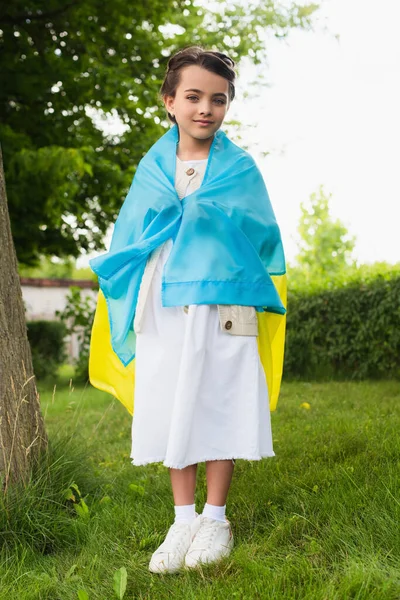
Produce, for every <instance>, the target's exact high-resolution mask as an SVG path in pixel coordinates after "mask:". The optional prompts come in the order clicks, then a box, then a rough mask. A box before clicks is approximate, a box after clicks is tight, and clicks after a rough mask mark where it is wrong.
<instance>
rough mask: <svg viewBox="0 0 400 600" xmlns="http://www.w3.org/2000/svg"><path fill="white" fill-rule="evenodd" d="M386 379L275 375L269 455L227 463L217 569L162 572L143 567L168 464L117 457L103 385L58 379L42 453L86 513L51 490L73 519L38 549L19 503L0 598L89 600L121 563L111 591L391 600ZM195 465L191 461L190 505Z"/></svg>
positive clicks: (201, 484) (201, 493)
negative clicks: (124, 582)
mask: <svg viewBox="0 0 400 600" xmlns="http://www.w3.org/2000/svg"><path fill="white" fill-rule="evenodd" d="M399 388H400V386H399V384H398V382H380V383H369V382H364V383H324V384H317V383H315V384H314V383H286V384H285V385H284V386H283V390H282V393H281V397H280V399H279V403H278V409H277V411H276V412H274V413H273V414H272V430H273V438H274V450H275V453H276V456H275V457H274V458H266V459H263V460H262V461H259V462H249V461H244V460H238V461H237V462H236V466H235V473H234V477H233V482H232V486H231V490H230V494H229V498H228V503H227V516H228V518H229V519H230V520H231V522H232V525H233V532H234V538H235V547H234V550H233V551H232V553H231V554H230V556H229V557H227V558H226V559H224V560H223V561H222V562H221V563H219V564H217V565H209V566H207V567H204V568H203V569H201V570H199V571H198V572H183V573H180V574H176V575H166V576H161V575H154V574H151V573H150V572H149V571H148V568H147V567H148V561H149V558H150V555H151V553H152V552H153V551H154V550H155V549H156V548H157V546H158V545H159V544H160V543H161V541H162V540H163V537H164V536H165V533H166V531H167V529H168V527H169V525H170V524H171V523H172V521H173V498H172V493H171V489H170V483H169V475H168V470H167V469H166V468H165V467H164V466H163V465H162V464H157V465H148V466H146V467H133V466H132V465H131V463H130V459H129V453H130V426H131V421H130V417H129V415H128V413H127V412H126V411H125V409H124V408H123V407H122V406H121V405H120V404H119V403H118V402H116V401H114V400H112V399H111V398H110V396H108V395H107V394H103V393H100V392H98V391H97V390H94V389H93V388H90V387H88V388H85V389H84V388H82V387H78V388H76V389H74V388H73V387H72V386H68V385H67V384H60V386H59V388H58V389H57V390H56V392H55V394H54V393H53V390H51V389H48V388H47V389H44V390H42V394H41V398H42V406H43V411H44V413H45V415H46V423H47V429H48V432H49V435H50V439H51V440H52V448H53V454H54V457H55V458H54V459H53V460H54V461H56V462H57V460H58V461H61V462H58V463H57V464H61V466H60V469H59V470H60V472H64V471H65V473H64V476H63V477H61V475H60V477H59V479H57V481H56V484H54V485H56V488H57V489H61V488H63V487H64V488H65V487H68V486H69V485H70V484H71V483H73V482H75V483H76V484H77V486H78V488H79V491H80V495H79V494H78V493H76V494H75V495H76V504H77V503H78V501H79V500H80V499H81V498H83V499H84V502H85V504H86V505H87V506H88V510H89V513H88V514H87V515H85V514H83V513H82V511H81V514H80V515H77V514H76V510H75V511H74V510H72V509H74V508H75V505H74V504H73V503H72V502H71V501H65V500H63V499H62V498H61V497H60V501H59V502H58V504H59V505H60V506H61V508H62V510H63V511H64V512H65V515H66V517H65V519H67V520H69V523H70V525H71V523H72V524H74V526H73V527H72V526H71V527H70V529H68V527H67V525H66V521H65V519H64V521H62V520H61V521H60V520H58V517H57V518H55V520H54V524H53V525H52V523H50V525H49V523H47V527H48V528H49V532H50V533H51V529H52V527H53V528H54V530H56V529H57V528H60V527H61V529H60V530H59V531H54V532H53V533H52V535H53V538H54V540H55V541H53V544H51V545H50V547H47V546H46V544H44V546H43V548H44V551H42V552H39V551H38V548H37V546H35V545H34V544H31V543H30V542H29V539H24V534H23V531H24V530H25V529H26V527H27V525H26V523H25V521H24V518H25V519H27V520H28V521H29V514H28V516H27V514H26V513H31V514H33V513H35V510H36V508H38V507H36V508H35V506H32V504H29V503H28V506H30V509H29V510H26V511H25V512H24V510H23V509H21V510H20V512H19V513H18V515H19V516H18V519H19V521H18V522H19V523H21V525H20V529H19V530H18V531H19V534H18V535H17V536H16V537H15V539H14V538H12V537H11V538H10V539H11V542H10V541H9V543H8V544H6V545H5V546H4V547H3V551H2V555H1V557H2V559H1V565H0V577H1V588H0V598H1V599H2V600H3V599H6V598H7V600H9V599H12V600H14V599H16V600H28V599H29V600H31V599H32V600H33V599H51V600H58V599H59V600H69V599H75V600H76V599H77V598H78V590H86V592H87V594H88V598H89V599H90V600H94V599H97V600H112V599H113V598H115V597H116V596H115V595H114V592H113V576H114V573H115V571H116V570H118V569H119V568H121V567H126V569H127V572H128V588H127V592H126V594H125V599H127V598H129V599H132V598H135V599H136V598H137V599H139V598H143V599H144V598H147V599H155V600H159V599H164V598H168V599H173V600H175V599H182V600H183V599H184V600H188V599H196V600H197V599H210V600H211V599H212V600H214V599H224V600H226V599H231V598H240V599H242V598H243V599H252V598H257V599H258V598H260V599H264V598H265V599H274V600H275V599H287V600H294V599H302V600H309V599H310V600H311V599H312V600H344V599H356V600H361V599H368V600H375V599H376V600H378V599H379V600H381V599H382V600H391V599H393V600H395V599H396V600H397V599H399V598H400V528H399V522H400V485H399V482H400V434H399V431H400V416H399V410H398V406H399V401H400V389H399ZM303 402H308V403H309V404H310V409H306V408H302V407H301V406H300V405H301V404H302V403H303ZM63 440H67V441H66V442H63ZM63 449H64V458H62V455H63ZM57 456H59V457H61V458H59V459H57ZM50 462H51V461H50ZM77 463H78V464H77ZM63 465H64V466H63ZM52 469H53V467H50V468H49V471H51V470H52ZM204 474H205V469H204V464H201V465H200V466H199V471H198V489H197V493H196V505H197V510H202V507H203V504H204V502H205V498H206V488H205V476H204ZM43 485H44V487H43V489H46V485H47V483H46V484H43ZM57 486H58V487H57ZM37 487H38V486H37ZM35 493H36V492H35ZM45 495H46V494H45V493H44V492H43V498H42V500H41V501H40V507H39V508H38V510H39V513H40V515H41V517H40V518H41V519H42V521H40V519H39V521H40V524H41V526H43V527H44V521H43V519H45V518H46V514H47V513H46V511H47V510H49V511H50V509H47V508H46V506H45V502H44V496H45ZM33 497H36V496H34V494H33V496H32V498H33ZM21 501H22V500H21ZM65 504H67V508H63V507H64V505H65ZM42 505H43V508H41V507H42ZM13 510H14V509H13ZM15 510H16V509H15ZM11 512H12V511H11ZM24 514H25V517H24ZM51 514H52V513H51V512H48V515H50V516H51ZM57 514H59V513H57ZM35 518H36V517H35ZM60 523H61V525H60ZM63 527H64V529H63ZM17 529H18V527H17V525H15V532H17V533H18V531H17ZM41 535H43V536H45V535H46V534H45V533H43V532H42V534H41ZM13 539H14V542H13V541H12V540H13ZM16 540H17V541H16ZM43 552H44V553H43Z"/></svg>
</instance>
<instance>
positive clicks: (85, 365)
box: [56, 286, 96, 382]
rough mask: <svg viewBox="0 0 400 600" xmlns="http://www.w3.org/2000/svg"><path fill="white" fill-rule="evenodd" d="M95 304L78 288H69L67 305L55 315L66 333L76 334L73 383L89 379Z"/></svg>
mask: <svg viewBox="0 0 400 600" xmlns="http://www.w3.org/2000/svg"><path fill="white" fill-rule="evenodd" d="M95 308H96V302H95V301H94V300H93V298H91V297H90V296H84V295H83V294H82V290H81V289H80V288H79V287H76V286H71V287H70V289H69V294H68V296H67V304H66V306H65V309H64V310H63V311H61V312H60V311H57V312H56V315H57V316H58V317H60V319H61V321H62V322H63V323H65V326H66V328H67V333H69V334H70V335H72V334H73V333H76V334H77V336H78V343H79V357H78V359H77V360H76V361H75V381H79V382H86V381H87V380H88V379H89V351H90V336H91V332H92V324H93V319H94V313H95Z"/></svg>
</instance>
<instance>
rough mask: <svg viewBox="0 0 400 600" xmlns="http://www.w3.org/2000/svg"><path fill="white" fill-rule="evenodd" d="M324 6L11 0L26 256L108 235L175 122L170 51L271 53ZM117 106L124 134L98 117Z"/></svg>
mask: <svg viewBox="0 0 400 600" xmlns="http://www.w3.org/2000/svg"><path fill="white" fill-rule="evenodd" d="M317 8H318V5H317V4H308V5H306V6H302V5H298V4H296V3H295V2H286V1H285V2H283V1H282V2H280V1H278V0H267V1H266V2H261V1H259V2H248V3H243V2H240V3H238V4H232V3H225V2H222V0H219V1H217V3H214V8H213V9H211V8H210V7H207V5H206V3H204V4H202V5H201V6H200V5H198V4H197V2H196V0H148V1H146V2H140V3H138V2H125V0H113V1H112V2H103V1H100V0H79V1H78V0H47V2H46V3H43V1H42V0H13V2H4V3H2V5H1V7H0V50H1V55H0V56H1V69H0V139H1V140H2V144H3V152H4V159H5V165H6V179H7V185H8V197H9V210H10V218H11V224H12V231H13V236H14V241H15V246H16V249H17V255H18V259H19V261H20V262H23V263H25V264H34V263H35V262H37V260H38V258H39V256H40V255H41V254H42V255H50V256H51V255H56V256H77V255H78V254H79V253H80V252H82V251H84V252H85V251H90V250H92V249H93V248H94V247H99V246H101V244H102V240H103V237H104V233H105V231H106V230H107V227H108V225H109V223H110V222H112V221H114V220H115V218H116V215H117V213H118V210H119V208H120V206H121V204H122V201H123V198H124V196H125V195H126V193H127V191H128V188H129V185H130V183H131V180H132V176H133V174H134V171H135V166H136V165H137V163H138V162H139V160H140V158H141V157H142V156H143V154H144V153H145V151H146V150H147V149H148V147H149V146H150V145H151V144H152V143H153V142H154V141H155V140H156V139H157V138H158V137H159V136H160V135H161V134H162V133H163V132H164V131H165V129H164V128H165V127H166V126H167V123H166V122H165V114H164V111H163V110H162V109H161V107H160V103H159V102H158V92H159V88H160V85H161V79H162V75H163V72H164V70H165V66H166V62H167V60H168V57H169V56H170V55H171V53H173V52H174V51H175V50H176V49H178V47H183V46H187V45H190V44H202V45H203V46H205V47H211V48H216V47H218V48H220V49H222V50H225V51H228V52H229V54H230V55H231V56H232V57H233V58H234V59H238V58H239V57H243V56H250V57H251V58H252V60H254V62H256V63H257V62H260V61H261V60H262V59H263V57H264V55H265V52H266V48H265V45H266V42H265V39H266V36H265V31H266V30H269V31H270V32H271V33H273V34H274V35H275V36H276V37H280V38H284V37H286V36H287V35H288V33H289V31H290V29H291V28H293V27H299V28H309V27H311V24H312V17H313V15H314V12H315V11H316V9H317ZM94 114H97V115H98V116H99V115H100V116H101V115H103V116H107V115H111V114H114V115H117V116H118V117H119V119H120V121H121V122H122V124H123V125H124V126H125V131H123V132H122V133H121V134H120V135H119V136H118V137H115V136H114V137H113V136H110V135H107V134H105V133H104V131H103V130H102V129H101V128H100V127H98V126H96V124H95V120H93V115H94Z"/></svg>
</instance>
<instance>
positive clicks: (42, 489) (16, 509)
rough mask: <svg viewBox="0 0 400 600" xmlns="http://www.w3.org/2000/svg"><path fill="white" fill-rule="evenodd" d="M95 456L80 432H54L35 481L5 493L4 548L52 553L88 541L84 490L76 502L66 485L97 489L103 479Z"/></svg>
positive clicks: (0, 523) (0, 501)
mask: <svg viewBox="0 0 400 600" xmlns="http://www.w3.org/2000/svg"><path fill="white" fill-rule="evenodd" d="M61 425H62V424H61ZM61 429H62V430H63V429H64V428H63V427H62V426H61ZM89 456H90V452H89V451H88V449H87V447H86V446H85V443H84V439H83V438H82V437H81V436H80V435H79V433H77V432H75V433H74V435H72V436H65V434H61V435H56V436H53V438H52V440H51V443H50V446H49V448H48V450H47V451H46V452H45V453H44V454H43V455H42V457H41V458H40V462H39V463H38V464H37V465H36V466H35V468H34V470H33V472H32V475H31V478H30V480H29V482H28V483H27V484H26V485H25V486H24V487H22V484H21V485H14V486H12V487H9V488H8V490H7V492H6V493H5V494H3V493H2V494H0V529H1V532H2V535H1V541H0V549H1V550H2V551H4V550H6V551H7V552H17V553H24V552H25V551H27V550H29V551H37V552H39V553H41V554H49V553H53V552H57V551H62V550H65V549H66V548H69V547H74V548H76V547H77V546H79V545H80V544H81V543H82V542H83V540H84V539H85V536H86V533H87V526H86V522H87V519H86V518H82V516H81V515H80V514H79V511H77V510H76V507H79V506H80V502H81V500H82V497H81V495H80V492H79V497H77V498H76V499H75V500H74V501H72V500H71V499H70V498H67V496H66V490H68V489H74V488H75V489H79V488H81V489H85V491H86V492H89V491H90V493H91V494H92V495H94V494H95V492H96V488H97V486H98V484H99V482H98V481H96V478H95V476H94V474H93V470H92V469H90V468H88V467H89V461H90V459H89ZM76 482H79V488H78V485H77V483H76Z"/></svg>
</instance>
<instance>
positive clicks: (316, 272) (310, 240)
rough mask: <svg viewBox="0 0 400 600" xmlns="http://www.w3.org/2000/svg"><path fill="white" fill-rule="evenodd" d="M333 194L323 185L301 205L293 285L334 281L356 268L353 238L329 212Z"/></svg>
mask: <svg viewBox="0 0 400 600" xmlns="http://www.w3.org/2000/svg"><path fill="white" fill-rule="evenodd" d="M331 197H332V194H328V195H327V194H326V193H325V191H324V189H323V186H320V187H319V189H318V192H314V193H313V194H311V196H310V201H309V202H308V203H302V204H301V205H300V207H301V217H300V221H299V226H298V228H297V231H298V232H299V235H300V241H299V252H298V254H297V256H296V263H297V267H296V270H295V272H294V282H295V283H297V284H299V283H303V284H312V285H321V284H322V282H331V283H333V282H334V281H335V279H336V278H337V277H338V276H339V275H341V274H343V273H344V272H346V271H347V272H348V271H349V270H350V269H352V268H353V267H354V266H355V261H354V258H353V255H352V253H353V250H354V245H355V238H354V237H352V236H350V235H349V233H348V230H347V229H346V227H345V226H344V225H343V223H342V222H341V221H340V220H339V219H336V220H333V219H332V217H331V214H330V210H329V202H330V199H331Z"/></svg>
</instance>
